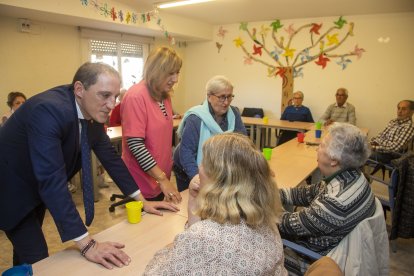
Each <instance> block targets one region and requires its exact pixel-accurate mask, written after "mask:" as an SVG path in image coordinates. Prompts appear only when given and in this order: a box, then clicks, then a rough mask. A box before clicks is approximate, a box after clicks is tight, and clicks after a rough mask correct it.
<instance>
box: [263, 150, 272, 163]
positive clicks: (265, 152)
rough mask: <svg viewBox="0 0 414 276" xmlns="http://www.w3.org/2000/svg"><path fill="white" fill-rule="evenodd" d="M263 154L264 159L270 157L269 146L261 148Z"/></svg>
mask: <svg viewBox="0 0 414 276" xmlns="http://www.w3.org/2000/svg"><path fill="white" fill-rule="evenodd" d="M263 155H264V158H265V159H266V160H270V159H272V149H271V148H263Z"/></svg>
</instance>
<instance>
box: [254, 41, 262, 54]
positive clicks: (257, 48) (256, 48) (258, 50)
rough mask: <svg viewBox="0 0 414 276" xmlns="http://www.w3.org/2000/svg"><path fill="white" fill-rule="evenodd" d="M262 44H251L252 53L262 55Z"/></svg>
mask: <svg viewBox="0 0 414 276" xmlns="http://www.w3.org/2000/svg"><path fill="white" fill-rule="evenodd" d="M262 48H263V47H262V46H256V44H253V55H259V56H261V55H262Z"/></svg>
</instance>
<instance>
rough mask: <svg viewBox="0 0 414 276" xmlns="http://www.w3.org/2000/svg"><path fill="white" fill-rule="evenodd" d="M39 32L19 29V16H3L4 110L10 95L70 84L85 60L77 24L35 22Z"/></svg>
mask: <svg viewBox="0 0 414 276" xmlns="http://www.w3.org/2000/svg"><path fill="white" fill-rule="evenodd" d="M33 24H34V26H33V27H34V28H35V30H36V31H35V33H23V32H20V31H19V30H18V27H17V25H18V24H17V19H16V18H10V17H0V33H1V35H2V39H1V42H0V59H1V62H0V64H1V65H0V113H1V114H3V113H4V112H5V111H6V110H7V109H8V107H7V105H6V101H7V94H8V93H9V92H11V91H21V92H23V93H25V94H26V96H28V97H30V96H33V95H34V94H36V93H39V92H41V91H44V90H46V89H48V88H51V87H54V86H57V85H61V84H66V83H70V82H71V81H72V78H73V75H74V73H75V71H76V69H77V68H78V67H79V65H80V64H81V63H82V61H81V54H80V53H81V52H80V39H79V35H78V31H77V29H76V27H73V26H64V25H58V24H46V23H39V22H33Z"/></svg>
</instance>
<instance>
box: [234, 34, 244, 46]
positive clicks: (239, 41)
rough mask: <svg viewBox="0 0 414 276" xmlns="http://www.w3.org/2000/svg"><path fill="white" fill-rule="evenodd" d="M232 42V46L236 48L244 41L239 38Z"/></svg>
mask: <svg viewBox="0 0 414 276" xmlns="http://www.w3.org/2000/svg"><path fill="white" fill-rule="evenodd" d="M233 42H234V45H236V47H237V48H238V47H240V46H242V45H243V43H244V41H243V40H242V39H241V38H240V37H238V38H236V39H234V40H233Z"/></svg>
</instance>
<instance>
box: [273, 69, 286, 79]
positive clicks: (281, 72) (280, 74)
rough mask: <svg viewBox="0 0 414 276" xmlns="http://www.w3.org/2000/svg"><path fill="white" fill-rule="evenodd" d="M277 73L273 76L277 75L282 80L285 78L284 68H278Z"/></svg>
mask: <svg viewBox="0 0 414 276" xmlns="http://www.w3.org/2000/svg"><path fill="white" fill-rule="evenodd" d="M278 69H279V70H278V71H277V72H276V73H275V75H276V76H277V75H279V76H280V77H281V78H282V79H283V78H284V77H285V74H286V68H284V67H278Z"/></svg>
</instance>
